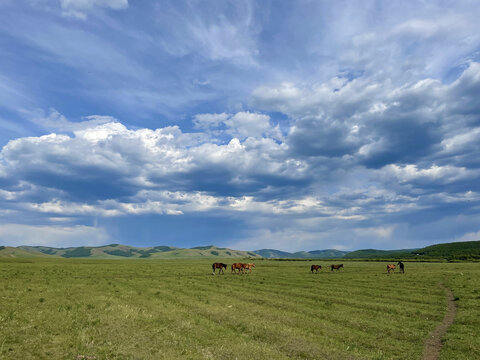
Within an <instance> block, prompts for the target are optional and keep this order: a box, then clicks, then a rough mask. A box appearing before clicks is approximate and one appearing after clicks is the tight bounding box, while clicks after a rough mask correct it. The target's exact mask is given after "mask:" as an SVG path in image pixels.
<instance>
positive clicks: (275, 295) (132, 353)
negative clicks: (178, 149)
mask: <svg viewBox="0 0 480 360" xmlns="http://www.w3.org/2000/svg"><path fill="white" fill-rule="evenodd" d="M225 262H227V263H228V264H231V262H232V260H231V259H230V260H228V261H225ZM255 262H256V265H257V267H256V268H255V269H254V270H253V272H252V274H250V275H232V274H230V271H228V272H227V273H226V274H225V275H223V276H218V275H216V276H212V275H211V261H208V260H188V261H187V260H82V259H41V258H39V259H2V260H0V279H1V281H2V283H1V284H0V358H2V359H81V358H84V359H87V358H90V359H175V358H179V359H180V358H181V359H295V358H298V359H421V357H422V351H423V346H424V342H425V339H426V337H427V335H428V334H429V332H430V331H431V330H432V329H433V328H435V326H436V325H437V324H439V323H440V322H441V321H442V319H443V316H444V314H445V311H446V303H445V293H444V291H443V290H442V289H441V288H440V287H439V286H438V284H439V283H440V282H443V283H444V284H445V285H446V286H448V287H449V288H451V289H452V290H453V292H454V294H455V296H456V297H458V299H457V301H456V304H457V317H456V320H455V323H454V324H453V325H452V327H451V328H450V329H449V331H448V333H447V335H446V337H445V344H444V347H443V349H442V352H441V358H442V359H449V360H450V359H479V358H480V340H479V339H480V306H479V304H480V292H479V289H480V286H479V285H480V276H479V275H480V264H478V263H476V264H475V263H406V274H405V275H400V274H392V275H387V274H386V271H385V264H386V263H376V262H344V264H345V269H344V270H342V271H341V272H339V273H330V271H327V270H325V269H324V270H323V271H322V272H321V273H319V274H313V275H312V274H311V273H310V271H309V270H310V269H309V268H310V265H311V264H312V262H310V261H292V262H290V261H267V260H264V261H258V260H257V261H255ZM316 263H320V264H322V265H324V266H325V265H328V264H330V262H326V261H316Z"/></svg>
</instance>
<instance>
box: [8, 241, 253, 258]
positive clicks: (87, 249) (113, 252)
mask: <svg viewBox="0 0 480 360" xmlns="http://www.w3.org/2000/svg"><path fill="white" fill-rule="evenodd" d="M17 249H20V250H23V251H26V252H28V253H33V254H37V255H39V254H41V255H43V256H49V255H50V256H52V255H53V256H61V257H64V258H96V259H115V258H116V259H126V258H132V259H138V258H140V259H183V258H229V257H259V255H257V254H255V253H253V252H248V251H240V250H232V249H227V248H218V247H216V246H213V245H210V246H199V247H196V248H192V249H182V248H176V247H171V246H155V247H146V248H138V247H133V246H128V245H119V244H111V245H105V246H96V247H91V246H80V247H70V248H53V247H46V246H20V247H19V248H17Z"/></svg>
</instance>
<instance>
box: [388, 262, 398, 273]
mask: <svg viewBox="0 0 480 360" xmlns="http://www.w3.org/2000/svg"><path fill="white" fill-rule="evenodd" d="M395 268H396V266H395V264H388V265H387V272H388V273H389V274H390V271H393V272H395Z"/></svg>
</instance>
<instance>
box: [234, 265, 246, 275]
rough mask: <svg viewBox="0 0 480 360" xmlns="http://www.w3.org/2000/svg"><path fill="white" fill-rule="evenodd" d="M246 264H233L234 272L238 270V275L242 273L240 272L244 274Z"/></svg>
mask: <svg viewBox="0 0 480 360" xmlns="http://www.w3.org/2000/svg"><path fill="white" fill-rule="evenodd" d="M244 265H245V264H242V263H233V264H232V272H233V273H234V272H236V270H238V273H240V271H242V272H243V269H244V268H245V266H244Z"/></svg>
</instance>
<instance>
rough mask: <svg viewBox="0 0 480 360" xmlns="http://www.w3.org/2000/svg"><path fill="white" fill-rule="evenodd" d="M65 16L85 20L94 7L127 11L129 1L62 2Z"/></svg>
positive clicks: (81, 0) (61, 0)
mask: <svg viewBox="0 0 480 360" xmlns="http://www.w3.org/2000/svg"><path fill="white" fill-rule="evenodd" d="M60 5H61V7H62V10H63V14H64V15H66V16H73V17H78V18H81V19H84V18H85V17H86V14H87V12H88V11H90V10H92V9H93V8H94V7H97V6H98V7H105V8H110V9H113V10H121V9H126V8H127V7H128V0H60Z"/></svg>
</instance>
